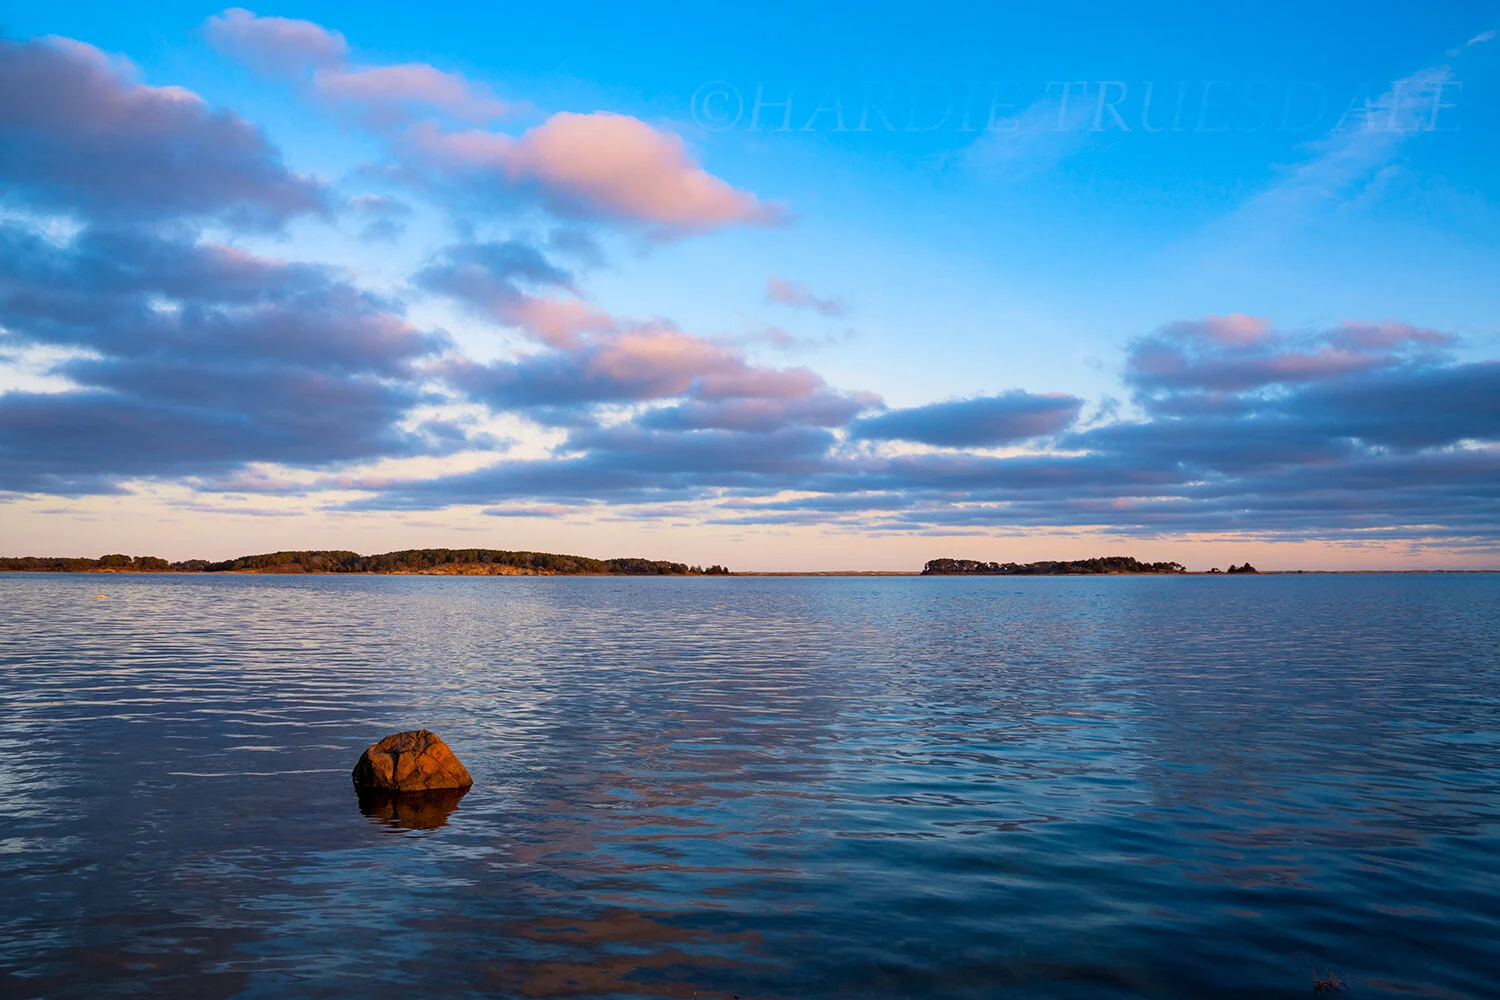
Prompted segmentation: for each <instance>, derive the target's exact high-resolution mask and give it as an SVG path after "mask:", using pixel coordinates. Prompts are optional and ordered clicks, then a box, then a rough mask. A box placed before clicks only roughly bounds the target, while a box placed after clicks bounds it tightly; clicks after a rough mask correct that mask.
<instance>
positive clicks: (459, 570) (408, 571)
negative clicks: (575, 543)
mask: <svg viewBox="0 0 1500 1000" xmlns="http://www.w3.org/2000/svg"><path fill="white" fill-rule="evenodd" d="M0 572H12V573H366V574H387V575H419V576H728V575H729V570H728V569H726V568H725V567H723V566H718V565H714V566H708V567H703V566H689V565H688V564H687V563H679V562H669V561H667V560H664V559H636V558H626V559H590V558H589V557H587V556H569V555H557V554H554V553H551V552H507V551H504V550H501V549H403V550H401V551H399V552H385V553H382V554H380V555H374V556H362V555H360V554H359V553H358V552H345V551H341V550H311V551H302V552H266V553H263V554H261V555H253V556H240V557H239V558H237V559H225V560H222V561H220V562H211V561H209V560H207V559H186V560H183V561H181V562H168V561H167V560H166V559H162V558H160V557H158V556H127V555H120V554H114V555H106V556H100V557H99V558H98V559H88V558H70V557H65V556H64V557H49V556H17V557H9V558H0Z"/></svg>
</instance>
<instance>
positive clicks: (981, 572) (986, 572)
mask: <svg viewBox="0 0 1500 1000" xmlns="http://www.w3.org/2000/svg"><path fill="white" fill-rule="evenodd" d="M1245 565H1246V566H1249V565H1250V564H1249V563H1246V564H1245ZM1186 572H1187V568H1186V567H1184V566H1183V565H1182V564H1181V563H1175V562H1154V563H1143V562H1141V561H1140V560H1138V559H1136V558H1135V557H1134V556H1098V557H1096V558H1093V559H1073V560H1068V561H1047V562H1033V563H1013V562H1008V563H997V562H980V561H978V560H975V559H933V560H930V561H929V562H928V563H927V565H926V566H925V567H924V568H923V569H922V575H923V576H1101V575H1119V574H1131V573H1186ZM1234 572H1239V571H1238V570H1235V571H1234ZM1250 572H1252V573H1253V572H1255V571H1254V570H1251V571H1250Z"/></svg>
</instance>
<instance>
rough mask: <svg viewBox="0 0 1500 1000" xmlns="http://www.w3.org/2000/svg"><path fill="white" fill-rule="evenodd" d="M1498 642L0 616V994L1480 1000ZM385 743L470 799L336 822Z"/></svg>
mask: <svg viewBox="0 0 1500 1000" xmlns="http://www.w3.org/2000/svg"><path fill="white" fill-rule="evenodd" d="M96 594H102V595H105V598H106V599H105V600H99V599H96V598H95V597H94V595H96ZM1497 648H1500V576H1448V577H1442V576H1438V577H1432V576H1420V577H1400V576H1394V577H1312V576H1305V577H1259V578H1245V579H1240V578H1201V577H1200V578H1190V579H1162V578H1154V579H1153V578H1138V579H1119V578H1117V579H1078V578H1072V579H1022V580H1017V579H1004V578H989V579H727V580H718V579H676V580H673V579H633V580H612V579H537V578H486V579H444V578H410V577H407V578H401V577H356V578H330V577H313V578H307V577H304V578H295V577H181V578H173V577H144V576H126V577H109V576H15V575H12V576H0V761H3V766H0V886H3V888H4V897H5V906H4V909H3V911H0V994H4V995H6V996H15V997H27V996H47V997H91V998H92V997H110V996H124V995H148V994H149V995H159V996H165V995H178V996H195V997H220V996H222V997H230V996H236V997H273V996H309V997H315V996H326V997H367V996H402V997H411V996H457V995H471V996H481V995H482V996H517V997H543V996H560V997H570V996H629V997H635V996H669V997H684V998H686V997H691V996H692V995H693V992H694V991H697V993H698V995H699V996H700V997H702V998H704V1000H707V998H710V997H719V996H724V997H727V996H728V995H729V994H730V993H731V992H738V993H740V994H741V995H742V996H743V997H746V998H766V997H828V996H845V997H997V996H1001V997H1124V996H1149V997H1208V996H1213V997H1263V996H1275V995H1283V996H1305V995H1309V994H1310V992H1311V985H1312V974H1311V969H1312V968H1313V967H1314V966H1316V967H1317V968H1318V969H1319V970H1322V969H1324V968H1331V969H1333V970H1334V971H1336V972H1338V973H1341V974H1342V975H1343V976H1344V978H1345V979H1346V980H1348V981H1349V983H1350V986H1351V993H1350V994H1349V995H1350V996H1353V997H1363V996H1421V997H1485V996H1496V995H1500V653H1497ZM417 726H427V727H430V728H432V729H434V730H436V731H437V732H438V733H439V734H440V735H442V736H443V737H444V738H445V739H446V740H447V741H448V743H449V744H450V745H452V746H453V748H454V749H455V751H457V753H458V754H459V755H460V756H461V757H462V758H463V760H464V761H465V763H467V765H468V767H469V769H470V770H471V771H472V772H473V773H474V776H475V779H476V782H477V784H476V786H475V787H474V789H473V790H472V791H471V792H470V793H469V794H468V795H467V796H465V797H464V798H462V800H461V801H459V802H457V803H456V808H454V804H453V803H451V802H448V803H444V802H436V803H427V804H424V805H422V806H421V807H416V806H413V807H410V808H406V809H405V810H404V811H402V810H395V811H393V810H390V809H387V810H386V811H385V812H383V813H382V812H381V811H380V810H375V811H374V812H373V813H372V814H371V815H365V814H363V813H362V812H361V809H360V804H359V802H358V800H357V798H356V796H355V794H354V792H353V790H352V788H351V786H350V782H349V769H350V767H351V766H352V765H353V763H354V761H355V759H356V758H357V756H358V755H359V753H360V751H361V750H362V749H363V748H364V747H365V746H366V745H368V744H369V743H372V742H374V741H375V740H376V739H378V738H380V737H381V736H384V735H386V734H388V733H391V732H395V731H398V730H401V729H407V728H414V727H417ZM450 809H451V811H449V810H450Z"/></svg>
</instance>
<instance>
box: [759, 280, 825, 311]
mask: <svg viewBox="0 0 1500 1000" xmlns="http://www.w3.org/2000/svg"><path fill="white" fill-rule="evenodd" d="M766 301H767V302H771V303H775V304H777V305H783V306H791V307H792V308H793V309H811V310H813V311H814V312H817V313H820V314H821V315H824V316H842V315H844V303H843V302H842V301H840V300H839V299H820V298H818V297H817V296H816V295H814V294H813V293H812V291H811V289H809V288H808V287H807V286H806V285H803V284H800V283H798V282H795V281H788V280H787V279H785V278H778V277H776V276H775V275H772V276H771V277H769V278H767V279H766Z"/></svg>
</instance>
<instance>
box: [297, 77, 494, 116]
mask: <svg viewBox="0 0 1500 1000" xmlns="http://www.w3.org/2000/svg"><path fill="white" fill-rule="evenodd" d="M313 88H314V90H316V91H317V93H318V94H319V95H320V96H321V97H323V98H325V99H327V100H330V101H334V102H337V103H344V104H350V105H353V106H354V107H356V108H358V109H359V110H360V111H361V112H363V113H364V114H365V115H367V116H368V117H369V118H370V119H371V120H372V121H373V122H374V123H375V124H377V125H393V124H398V123H400V122H403V121H406V120H408V119H410V118H411V117H412V116H413V114H414V113H415V112H417V111H418V110H419V109H422V108H431V109H433V110H436V111H440V112H442V113H443V114H445V115H448V116H450V117H452V118H458V119H462V120H464V121H472V122H483V121H489V120H490V119H493V118H499V117H501V116H503V115H505V114H508V113H509V112H510V111H511V110H513V109H512V105H510V104H509V103H507V102H505V101H502V100H500V99H499V98H497V97H495V96H494V94H493V93H492V92H491V91H490V89H489V88H488V87H485V86H483V85H482V84H475V83H471V82H470V81H468V80H465V79H464V78H463V77H461V76H459V75H458V74H456V73H445V72H443V71H442V70H440V69H437V68H435V67H433V66H429V65H427V64H426V63H405V64H403V65H399V66H372V67H367V68H362V69H347V70H346V69H327V70H320V71H319V72H318V73H317V74H316V75H315V76H314V77H313Z"/></svg>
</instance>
